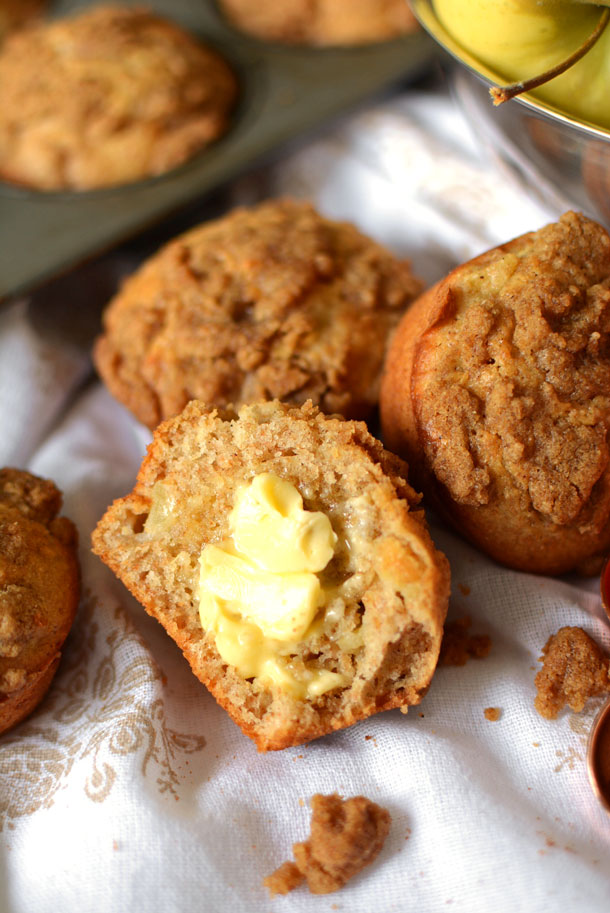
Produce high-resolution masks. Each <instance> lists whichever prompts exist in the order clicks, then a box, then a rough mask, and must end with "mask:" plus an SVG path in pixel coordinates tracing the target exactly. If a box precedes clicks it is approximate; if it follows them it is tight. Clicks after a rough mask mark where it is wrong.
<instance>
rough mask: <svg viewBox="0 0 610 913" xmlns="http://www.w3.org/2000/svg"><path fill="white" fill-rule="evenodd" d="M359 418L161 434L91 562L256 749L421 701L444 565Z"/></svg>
mask: <svg viewBox="0 0 610 913" xmlns="http://www.w3.org/2000/svg"><path fill="white" fill-rule="evenodd" d="M406 472H407V467H406V465H405V464H404V463H403V462H402V461H401V460H399V459H398V458H397V457H395V456H394V455H393V454H391V453H389V452H388V451H386V450H385V449H384V448H383V446H382V445H381V444H380V443H379V441H377V440H376V439H375V438H373V437H372V436H371V435H370V434H369V433H368V431H367V429H366V426H365V425H364V423H361V422H351V421H345V420H342V419H340V418H337V417H331V416H326V415H324V414H323V413H321V412H320V411H319V410H318V409H316V408H315V407H314V406H312V405H311V403H306V404H305V405H303V406H301V407H297V406H290V405H286V404H284V403H279V402H277V401H274V402H269V403H256V404H253V405H247V406H242V408H241V409H240V410H239V412H237V413H236V412H233V411H217V410H215V409H212V408H210V407H208V406H206V405H205V404H204V403H201V402H199V401H197V400H194V401H192V402H191V403H189V404H188V405H187V406H186V408H185V409H184V411H183V412H182V413H181V414H180V415H178V416H176V417H174V418H173V419H169V420H168V421H167V422H163V423H162V424H161V425H160V426H159V427H158V428H157V429H156V431H155V434H154V437H153V442H152V444H151V445H150V447H149V450H148V454H147V456H146V458H145V460H144V462H143V464H142V467H141V469H140V472H139V474H138V481H137V483H136V486H135V488H134V490H133V491H132V492H131V494H129V495H127V496H126V497H125V498H122V499H120V500H118V501H115V502H114V504H113V505H112V506H111V507H110V508H109V509H108V511H107V512H106V514H105V515H104V517H103V518H102V519H101V520H100V522H99V523H98V526H97V529H96V530H95V532H94V535H93V545H94V551H95V552H96V553H97V554H98V555H100V557H101V558H102V560H103V561H104V562H105V563H106V564H108V565H109V567H111V568H112V570H113V571H114V572H115V573H116V574H117V576H118V577H119V578H120V579H121V580H122V581H123V582H124V583H125V585H126V586H127V587H128V588H129V590H130V591H131V592H132V593H133V595H134V596H135V597H136V598H137V599H139V600H140V602H141V603H142V604H143V605H144V607H145V608H146V611H147V612H149V613H150V614H151V615H152V616H154V617H155V618H157V619H158V620H159V621H160V622H161V624H162V625H163V626H164V628H165V629H166V630H167V632H168V633H169V635H170V636H171V637H172V638H173V639H174V640H175V641H176V643H177V644H178V646H179V647H180V648H181V649H182V651H183V652H184V655H185V656H186V658H187V659H188V661H189V663H190V665H191V668H192V670H193V672H194V673H195V675H196V676H197V677H198V678H199V679H200V680H201V681H202V682H203V683H204V684H205V685H206V686H207V687H208V688H209V690H210V691H211V692H212V694H213V695H214V696H215V698H216V699H217V701H218V702H219V703H220V704H221V705H222V706H223V707H224V708H225V709H226V710H227V711H228V712H229V714H230V715H231V717H232V718H233V719H234V720H235V722H236V723H237V724H238V725H239V726H240V727H241V728H242V730H243V731H244V732H245V733H246V735H248V736H250V737H251V738H252V739H253V740H254V741H255V742H256V744H257V746H258V748H259V749H260V750H272V749H280V748H285V747H287V746H289V745H296V744H300V743H302V742H305V741H308V740H310V739H313V738H317V737H318V736H321V735H324V734H325V733H328V732H332V731H333V730H336V729H340V728H343V727H345V726H349V725H351V724H352V723H354V722H356V721H357V720H359V719H364V718H366V717H368V716H370V715H371V714H374V713H377V712H379V711H381V710H388V709H390V708H392V707H402V708H404V709H406V708H407V707H408V706H409V705H412V704H417V703H418V702H419V701H420V700H421V698H422V697H423V695H424V694H425V692H426V690H427V688H428V686H429V684H430V680H431V678H432V675H433V673H434V669H435V667H436V662H437V659H438V654H439V649H440V643H441V637H442V631H443V622H444V618H445V614H446V610H447V601H448V593H449V569H448V563H447V560H446V558H445V557H444V555H442V554H441V553H439V552H438V551H436V549H435V548H434V545H433V543H432V541H431V539H430V536H429V533H428V531H427V528H426V524H425V520H424V517H423V514H422V513H421V512H420V511H418V510H417V503H418V500H419V499H418V496H417V495H416V494H415V492H414V491H413V490H412V489H411V487H410V486H409V484H408V482H407V481H406Z"/></svg>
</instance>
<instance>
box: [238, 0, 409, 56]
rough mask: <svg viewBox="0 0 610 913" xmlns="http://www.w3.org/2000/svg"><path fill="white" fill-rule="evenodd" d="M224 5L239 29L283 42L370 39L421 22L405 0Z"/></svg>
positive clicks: (358, 41)
mask: <svg viewBox="0 0 610 913" xmlns="http://www.w3.org/2000/svg"><path fill="white" fill-rule="evenodd" d="M220 7H221V9H222V11H223V12H224V14H225V15H226V17H227V19H228V20H229V21H230V22H231V23H232V24H233V25H234V26H236V27H237V28H238V29H241V30H242V31H244V32H248V33H249V34H251V35H254V36H255V37H257V38H262V39H263V40H265V41H279V42H283V43H285V44H309V45H320V46H324V45H349V44H353V45H358V44H369V43H371V42H375V41H386V40H387V39H389V38H395V37H396V36H398V35H403V34H405V33H407V32H412V31H414V30H415V29H416V28H417V20H416V19H415V17H414V16H413V14H412V13H411V11H410V9H409V7H408V4H407V3H406V2H405V0H283V2H280V3H268V4H263V3H259V4H255V3H251V2H250V0H220Z"/></svg>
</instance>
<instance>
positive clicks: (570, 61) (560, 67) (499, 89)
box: [489, 9, 610, 105]
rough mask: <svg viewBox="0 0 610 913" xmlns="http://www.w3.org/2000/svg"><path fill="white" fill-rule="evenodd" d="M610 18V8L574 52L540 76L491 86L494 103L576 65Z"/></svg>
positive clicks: (513, 96)
mask: <svg viewBox="0 0 610 913" xmlns="http://www.w3.org/2000/svg"><path fill="white" fill-rule="evenodd" d="M609 20H610V9H605V10H604V11H603V13H602V14H601V16H600V17H599V21H598V23H597V25H596V26H595V28H594V29H593V31H592V32H591V34H590V35H589V37H588V38H587V39H586V41H584V42H583V44H581V46H580V47H579V48H578V49H577V50H576V51H574V53H573V54H571V55H570V56H569V57H568V58H566V60H562V62H561V63H558V64H557V66H554V67H551V69H550V70H547V71H546V72H545V73H541V74H540V75H539V76H532V78H531V79H525V80H523V82H514V83H512V85H510V86H494V87H493V88H491V89H490V90H489V94H490V95H491V97H492V100H493V103H494V105H501V104H503V103H504V102H505V101H509V100H510V99H511V98H515V96H517V95H521V94H522V93H523V92H531V90H532V89H537V88H538V87H539V86H542V85H544V83H545V82H549V81H550V80H551V79H554V78H555V77H556V76H560V75H561V74H562V73H565V71H566V70H569V69H570V67H572V66H574V64H575V63H577V62H578V61H579V60H580V58H581V57H584V56H585V54H586V53H587V52H588V51H590V50H591V48H592V47H593V45H594V44H595V42H596V41H597V39H598V38H599V37H600V36H601V35H602V33H603V31H604V29H605V28H606V26H607V25H608V21H609Z"/></svg>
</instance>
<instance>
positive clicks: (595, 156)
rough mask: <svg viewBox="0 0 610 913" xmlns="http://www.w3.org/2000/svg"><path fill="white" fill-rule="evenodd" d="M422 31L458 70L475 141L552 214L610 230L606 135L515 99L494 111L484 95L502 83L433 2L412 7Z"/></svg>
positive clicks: (609, 141) (457, 83) (415, 0)
mask: <svg viewBox="0 0 610 913" xmlns="http://www.w3.org/2000/svg"><path fill="white" fill-rule="evenodd" d="M411 6H412V9H413V12H414V13H415V15H416V17H417V18H418V20H419V21H420V23H421V24H422V26H423V27H424V28H425V29H426V31H427V32H428V33H429V34H430V35H431V36H432V37H433V38H434V39H435V40H436V41H437V42H438V44H439V45H440V46H441V47H442V48H444V50H445V51H447V52H448V54H449V55H450V56H451V57H452V58H453V60H454V61H457V63H458V64H459V65H460V66H458V67H454V68H453V71H452V79H453V84H454V88H455V92H456V95H457V97H458V100H459V102H460V104H461V106H462V108H463V110H464V112H465V114H466V116H467V117H468V119H469V120H470V122H471V123H472V124H473V125H475V126H476V131H477V134H478V135H479V136H480V137H481V139H482V140H483V141H484V142H486V143H487V144H488V145H489V146H490V147H491V148H492V150H493V151H494V152H495V154H496V155H497V156H499V158H500V159H501V160H502V161H503V162H506V163H508V164H509V165H510V166H511V168H513V169H514V170H516V171H517V172H518V173H519V175H520V177H521V178H522V179H523V180H524V181H525V182H526V183H527V184H528V186H529V187H530V189H531V191H532V193H533V194H534V195H535V196H536V197H538V198H539V199H541V200H542V201H544V202H546V203H548V204H549V205H550V206H552V207H553V208H554V209H559V210H564V209H569V208H571V207H575V208H578V209H580V210H581V211H582V212H585V213H587V214H588V215H590V216H592V217H593V218H596V219H598V220H599V221H600V222H603V223H604V224H605V225H606V226H608V227H610V130H606V129H604V128H603V127H596V126H594V125H593V124H589V123H587V122H585V121H581V120H578V119H577V118H575V117H571V116H570V115H568V114H565V113H564V112H562V111H560V110H559V109H557V108H554V107H553V106H552V105H549V104H547V103H546V102H542V101H538V100H537V99H535V98H533V97H532V96H531V95H525V96H520V97H518V98H515V99H513V100H512V101H509V102H506V103H505V104H503V105H500V106H499V107H497V108H496V107H494V106H493V104H492V101H491V98H490V96H489V88H490V87H491V86H494V85H502V84H504V83H505V81H506V80H504V79H503V78H502V76H500V75H499V74H497V73H494V72H493V71H492V70H490V69H489V68H488V67H486V66H485V65H484V64H482V63H481V62H480V61H478V60H477V59H476V58H475V57H473V56H472V54H470V53H469V52H468V51H466V50H465V49H464V48H463V47H462V46H461V45H459V44H458V43H457V41H455V39H453V38H452V37H451V35H450V34H449V33H448V32H447V30H446V29H445V28H444V26H443V25H442V24H441V22H440V21H439V19H438V18H437V16H436V13H435V11H434V6H433V2H432V0H411Z"/></svg>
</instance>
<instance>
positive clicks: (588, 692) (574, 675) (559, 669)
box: [534, 627, 610, 720]
mask: <svg viewBox="0 0 610 913" xmlns="http://www.w3.org/2000/svg"><path fill="white" fill-rule="evenodd" d="M540 661H541V662H542V664H543V665H542V669H540V671H539V672H538V674H537V675H536V678H535V680H534V682H535V685H536V689H537V692H538V693H537V695H536V698H535V700H534V706H535V708H536V710H537V711H538V713H539V714H540V716H543V717H545V719H547V720H553V719H555V717H556V716H557V714H558V713H559V711H560V710H561V709H562V708H563V707H564V706H565V705H566V704H567V705H568V706H569V707H570V708H571V709H572V710H573V711H574V712H575V713H580V712H581V710H583V709H584V707H585V704H586V703H587V701H588V700H589V698H591V697H597V696H598V695H601V694H604V693H605V692H610V672H609V662H610V661H609V658H608V657H607V656H606V655H605V654H604V652H603V651H602V650H601V648H600V647H599V646H598V645H597V644H596V643H595V641H594V640H593V639H592V638H591V637H589V635H588V634H587V633H586V632H585V631H583V629H582V628H576V627H563V628H560V629H559V631H558V632H557V633H556V634H553V635H552V636H551V637H549V639H548V641H547V642H546V644H545V646H544V648H543V650H542V656H541V657H540Z"/></svg>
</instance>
